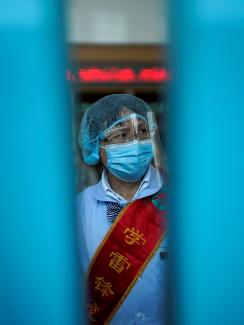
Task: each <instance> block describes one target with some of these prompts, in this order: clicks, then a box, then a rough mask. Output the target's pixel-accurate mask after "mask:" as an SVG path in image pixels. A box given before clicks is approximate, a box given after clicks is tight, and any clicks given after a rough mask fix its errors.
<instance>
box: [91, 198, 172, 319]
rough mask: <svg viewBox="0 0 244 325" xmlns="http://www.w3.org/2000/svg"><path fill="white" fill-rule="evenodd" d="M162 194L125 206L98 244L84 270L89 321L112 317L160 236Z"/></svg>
mask: <svg viewBox="0 0 244 325" xmlns="http://www.w3.org/2000/svg"><path fill="white" fill-rule="evenodd" d="M164 196H165V193H164V192H160V194H159V195H158V196H157V197H156V198H155V197H153V198H152V197H148V198H144V199H139V200H137V201H135V202H133V203H131V204H129V205H128V206H126V207H125V208H124V209H123V210H122V211H121V213H120V214H119V216H118V217H117V218H116V221H115V222H114V224H113V225H112V227H111V229H110V231H109V232H108V233H107V235H106V237H105V238H104V240H103V241H102V243H101V244H100V246H99V248H98V250H97V252H96V254H95V256H94V257H93V260H92V262H91V265H90V268H89V271H88V305H87V307H88V315H89V322H90V324H107V323H108V322H109V321H110V320H111V319H112V317H113V315H114V314H115V312H116V311H117V310H118V308H119V306H120V305H121V304H122V302H123V301H124V299H125V298H126V296H127V295H128V294H129V292H130V290H131V289H132V287H133V286H134V285H135V283H136V280H137V279H138V277H139V276H140V275H141V273H142V272H143V270H144V269H145V267H146V265H147V264H148V262H149V261H150V259H151V258H152V256H153V254H154V253H155V251H156V250H157V248H158V246H159V244H160V242H161V241H162V239H163V238H164V235H165V232H166V209H165V208H160V207H159V205H158V200H161V199H162V198H163V199H164ZM161 207H162V206H161Z"/></svg>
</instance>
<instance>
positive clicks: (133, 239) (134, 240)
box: [124, 227, 146, 245]
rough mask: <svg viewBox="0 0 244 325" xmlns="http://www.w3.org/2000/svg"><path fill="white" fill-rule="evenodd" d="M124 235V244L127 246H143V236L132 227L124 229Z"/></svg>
mask: <svg viewBox="0 0 244 325" xmlns="http://www.w3.org/2000/svg"><path fill="white" fill-rule="evenodd" d="M124 234H127V235H126V236H125V242H126V243H127V244H128V245H134V244H137V245H145V243H146V239H144V238H143V236H144V234H143V233H141V234H140V232H139V230H136V229H135V228H134V227H132V228H131V229H130V228H126V229H125V231H124Z"/></svg>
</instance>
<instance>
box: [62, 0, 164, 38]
mask: <svg viewBox="0 0 244 325" xmlns="http://www.w3.org/2000/svg"><path fill="white" fill-rule="evenodd" d="M67 20H68V41H69V42H74V43H166V42H167V28H166V0H123V1H121V0H103V1H101V0H70V1H69V6H68V10H67Z"/></svg>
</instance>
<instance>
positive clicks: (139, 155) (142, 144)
mask: <svg viewBox="0 0 244 325" xmlns="http://www.w3.org/2000/svg"><path fill="white" fill-rule="evenodd" d="M105 150H106V154H107V164H106V167H107V168H108V170H109V171H110V172H111V173H112V174H113V175H114V176H116V177H117V178H119V179H120V180H122V181H125V182H137V181H138V180H139V179H140V178H141V177H142V176H143V175H144V174H145V173H146V170H147V168H148V166H149V164H150V162H151V161H152V158H153V150H152V143H151V140H144V141H137V140H135V141H133V142H128V143H125V144H111V145H107V146H106V147H105Z"/></svg>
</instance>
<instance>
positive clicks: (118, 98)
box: [78, 94, 151, 165]
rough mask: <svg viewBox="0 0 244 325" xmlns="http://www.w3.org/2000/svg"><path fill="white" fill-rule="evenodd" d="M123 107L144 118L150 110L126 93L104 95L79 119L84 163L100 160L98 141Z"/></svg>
mask: <svg viewBox="0 0 244 325" xmlns="http://www.w3.org/2000/svg"><path fill="white" fill-rule="evenodd" d="M125 108H127V109H129V110H130V111H132V112H133V113H136V114H138V115H140V116H142V117H143V118H145V119H147V112H151V109H150V108H149V106H148V105H147V104H146V103H145V102H144V101H143V100H142V99H140V98H138V97H135V96H133V95H128V94H113V95H109V96H105V97H103V98H101V99H99V100H98V101H97V102H96V103H94V104H93V105H92V106H90V107H89V108H88V110H87V111H86V112H85V114H84V116H83V118H82V120H81V125H80V132H79V138H78V141H79V144H80V147H81V150H82V155H83V159H84V161H85V163H86V164H88V165H96V164H98V163H99V162H100V143H101V141H103V139H104V137H105V133H106V131H107V130H108V129H109V127H111V126H113V125H115V124H116V122H117V121H119V120H120V119H121V114H122V112H123V109H125Z"/></svg>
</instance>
